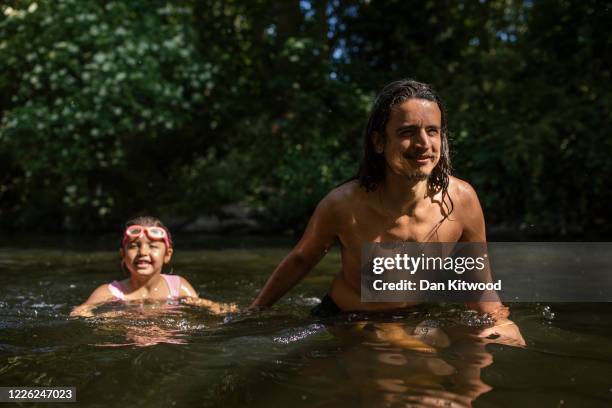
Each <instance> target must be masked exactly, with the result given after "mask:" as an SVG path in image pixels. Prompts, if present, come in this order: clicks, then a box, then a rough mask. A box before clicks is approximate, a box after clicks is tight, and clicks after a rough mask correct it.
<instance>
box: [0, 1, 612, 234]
mask: <svg viewBox="0 0 612 408" xmlns="http://www.w3.org/2000/svg"><path fill="white" fill-rule="evenodd" d="M0 7H1V10H2V14H0V91H1V92H0V114H1V117H2V119H1V124H0V199H1V203H0V217H1V221H0V223H2V224H3V225H4V226H12V227H31V226H33V225H35V226H39V227H41V228H46V229H48V228H94V229H95V228H101V227H102V228H103V227H105V226H108V225H110V224H113V223H116V222H118V221H119V220H120V219H122V218H125V217H127V216H130V215H132V214H133V213H135V212H144V211H147V212H154V213H156V214H159V215H161V216H162V217H163V216H172V217H181V218H182V217H190V216H194V215H198V214H202V213H210V212H214V211H216V210H218V209H219V208H220V207H221V206H222V205H224V204H226V203H235V202H242V203H244V204H246V205H248V206H250V207H251V208H252V209H254V210H256V211H258V212H259V214H260V215H261V216H263V217H266V218H267V219H268V220H270V221H273V223H272V224H273V225H277V226H280V227H285V228H286V227H288V226H294V225H299V223H301V222H303V221H305V219H306V218H307V217H308V215H309V214H310V213H311V211H312V209H313V208H314V206H315V205H316V203H317V202H318V201H319V200H320V199H321V197H322V196H324V195H325V194H326V192H327V191H329V189H331V188H333V187H334V186H335V185H337V184H338V183H340V182H342V181H344V180H346V179H347V178H349V177H350V176H352V175H353V174H354V173H355V171H356V170H357V166H358V160H359V158H360V154H361V149H362V143H363V134H362V133H363V128H364V126H365V122H366V119H367V111H368V109H369V106H370V104H371V98H372V97H373V95H374V93H375V92H376V91H377V90H378V89H380V87H381V86H382V85H383V84H384V83H385V82H387V81H390V80H393V79H397V78H401V77H413V78H415V79H418V80H420V81H424V82H430V83H432V84H434V85H435V86H436V88H437V89H438V91H439V92H440V94H441V95H442V97H443V99H444V100H445V102H446V104H447V107H448V113H449V125H450V131H451V138H452V139H451V149H452V151H453V163H454V166H455V169H456V173H457V175H458V176H459V177H461V178H464V179H467V180H468V181H470V182H471V183H472V184H474V186H475V187H476V189H477V191H478V192H479V196H480V198H481V201H482V203H483V206H484V207H485V211H486V213H487V218H488V220H489V221H490V223H493V224H500V223H509V224H512V225H519V224H525V225H530V224H535V225H537V226H545V227H548V228H550V229H551V230H554V231H556V232H562V233H563V232H567V231H570V230H571V229H572V228H578V229H579V228H582V229H583V230H588V229H590V228H600V229H601V228H603V227H604V226H605V225H606V224H607V222H608V220H609V216H608V215H607V203H608V202H609V201H610V199H611V198H612V197H610V195H611V194H610V190H609V189H608V188H607V179H608V178H609V175H610V174H611V170H612V168H611V166H612V164H611V163H612V162H610V161H609V160H608V155H609V153H610V151H612V149H611V147H612V145H611V143H612V142H611V140H612V139H610V138H608V137H607V135H608V133H610V130H611V129H610V123H609V121H608V120H607V115H606V113H607V112H610V111H611V110H612V109H611V106H610V95H609V89H611V88H612V86H611V84H610V67H611V66H612V64H611V61H610V58H611V57H610V56H611V55H612V52H610V51H611V50H610V47H611V45H612V44H611V43H610V40H609V38H611V37H610V35H609V30H610V29H609V27H610V24H609V22H610V10H609V8H608V9H602V7H601V6H600V5H599V3H598V2H596V1H594V0H588V1H573V0H572V1H570V0H564V1H561V2H557V1H555V2H552V1H548V0H546V1H542V2H514V1H510V2H508V1H506V0H492V1H487V2H472V1H469V2H468V1H458V2H451V1H443V2H434V1H430V0H429V1H422V2H400V1H391V0H372V1H364V0H348V1H336V0H334V1H298V0H290V1H282V2H279V1H272V0H252V1H242V0H237V1H230V2H228V1H221V0H206V1H204V0H182V1H180V2H165V1H161V0H153V1H144V0H135V1H129V2H120V1H108V2H107V1H102V0H84V1H77V0H58V1H53V2H40V3H38V2H33V1H28V0H14V1H13V2H12V3H11V7H8V6H7V5H4V6H0ZM296 223H297V224H296Z"/></svg>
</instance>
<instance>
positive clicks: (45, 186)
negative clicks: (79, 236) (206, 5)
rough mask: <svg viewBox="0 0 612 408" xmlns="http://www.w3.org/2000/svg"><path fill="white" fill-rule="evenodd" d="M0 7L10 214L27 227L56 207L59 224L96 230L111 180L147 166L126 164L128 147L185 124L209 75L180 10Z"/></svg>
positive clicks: (72, 0) (110, 197)
mask: <svg viewBox="0 0 612 408" xmlns="http://www.w3.org/2000/svg"><path fill="white" fill-rule="evenodd" d="M26 6H27V7H26ZM3 11H4V14H5V16H6V17H5V18H4V20H3V21H2V22H1V23H0V38H2V42H0V53H1V54H0V72H2V74H1V75H2V81H0V83H2V84H3V88H4V89H3V91H4V93H6V92H7V91H8V94H9V95H11V98H10V100H9V101H8V102H7V103H6V104H5V105H4V106H3V108H4V109H3V114H2V127H1V128H0V143H1V145H2V150H4V151H9V152H11V154H12V156H13V158H14V160H16V163H15V164H14V166H15V167H17V168H18V169H19V171H18V172H19V173H20V174H21V179H20V183H19V186H18V188H19V190H20V191H19V194H20V200H19V201H20V203H19V204H18V205H17V206H16V208H14V212H16V213H17V214H18V215H19V216H22V217H25V218H24V220H23V222H24V223H26V224H27V223H28V222H31V221H32V219H29V217H33V218H36V213H38V212H39V211H40V206H41V205H42V206H44V207H51V208H52V207H55V208H58V209H60V208H61V209H62V211H61V213H62V214H63V216H64V217H65V219H64V222H65V223H66V224H70V223H79V222H82V221H84V220H88V221H89V222H92V223H93V224H95V223H97V222H100V221H102V220H103V219H104V218H105V217H107V216H108V215H109V214H111V213H112V212H113V211H114V206H115V203H116V197H114V194H113V193H116V192H117V189H116V184H117V180H116V179H115V178H117V177H120V176H122V175H123V173H125V172H131V171H134V170H135V171H138V170H137V169H138V168H139V167H140V165H141V162H143V161H148V160H150V158H148V157H146V156H140V155H138V154H134V155H132V157H130V159H131V160H134V162H128V161H127V158H126V153H127V151H128V150H129V146H130V144H131V143H132V140H134V139H144V140H146V143H158V139H159V137H160V135H163V134H168V133H170V132H173V131H175V130H181V129H182V128H183V127H185V126H186V124H189V122H190V121H191V119H192V117H193V113H194V112H195V111H197V110H198V109H200V106H201V105H202V103H203V100H204V92H205V90H206V89H209V88H211V87H212V86H213V84H212V83H211V82H210V78H211V76H212V74H213V73H214V71H215V70H216V69H217V68H216V67H214V66H213V65H212V64H210V63H204V62H203V60H202V56H201V55H200V54H199V53H198V51H197V49H196V47H195V41H194V32H193V30H191V28H190V25H189V24H188V22H189V18H190V15H191V13H190V10H189V9H188V8H180V7H175V6H172V5H168V4H166V2H150V1H131V2H119V1H117V2H113V1H111V2H100V1H81V0H78V1H77V0H59V1H54V2H44V3H40V4H38V3H35V2H32V3H30V4H29V5H26V4H23V5H22V8H21V9H19V10H15V9H11V8H6V7H5V8H4V10H3ZM162 165H163V164H162ZM145 177H146V176H145ZM90 217H93V219H90Z"/></svg>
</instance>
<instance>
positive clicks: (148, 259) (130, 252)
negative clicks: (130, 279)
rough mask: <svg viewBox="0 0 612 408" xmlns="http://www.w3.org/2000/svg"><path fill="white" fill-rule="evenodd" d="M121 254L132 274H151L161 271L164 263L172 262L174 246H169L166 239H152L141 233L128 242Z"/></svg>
mask: <svg viewBox="0 0 612 408" xmlns="http://www.w3.org/2000/svg"><path fill="white" fill-rule="evenodd" d="M120 254H121V258H122V259H123V262H124V263H125V266H126V267H127V269H128V270H129V271H130V274H137V275H141V276H150V275H153V274H156V273H161V270H162V267H163V266H164V264H167V263H168V262H170V258H172V248H167V247H166V244H165V243H164V241H159V240H151V239H150V238H149V237H148V236H147V235H146V234H141V235H140V236H139V237H138V238H135V239H132V240H130V241H128V242H126V243H125V245H124V246H123V248H121V250H120Z"/></svg>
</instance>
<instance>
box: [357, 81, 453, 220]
mask: <svg viewBox="0 0 612 408" xmlns="http://www.w3.org/2000/svg"><path fill="white" fill-rule="evenodd" d="M409 99H425V100H427V101H431V102H435V103H436V104H437V105H438V108H440V112H441V114H442V117H441V122H442V123H441V127H442V129H440V131H441V137H442V140H441V146H440V160H439V161H438V164H437V165H436V167H434V169H433V170H432V172H431V174H430V175H429V177H428V179H427V186H428V189H429V191H430V192H431V193H434V194H435V193H437V192H440V191H442V202H443V203H444V206H445V207H446V210H447V211H446V212H447V214H450V213H451V212H452V207H453V204H452V200H450V197H449V196H448V183H449V178H450V174H451V161H450V149H449V146H448V125H447V121H446V109H445V108H444V104H443V103H442V100H441V99H440V97H439V96H438V95H437V94H436V93H435V92H434V90H433V88H432V87H431V86H430V85H428V84H424V83H421V82H417V81H415V80H412V79H400V80H398V81H393V82H391V83H389V84H387V85H386V86H385V87H384V88H383V89H382V90H381V91H380V93H379V94H378V96H377V97H376V100H375V101H374V106H373V107H372V112H371V113H370V119H369V120H368V125H367V127H366V131H365V140H364V152H363V158H362V160H361V163H360V165H359V171H358V172H357V176H356V177H355V178H356V179H357V180H359V185H360V186H361V187H363V188H365V189H366V191H374V190H376V188H377V187H378V185H379V184H380V183H381V182H382V181H383V180H384V179H385V168H386V162H385V156H384V154H381V153H377V152H376V150H375V148H374V142H373V140H372V139H373V135H374V132H378V133H379V134H380V135H382V136H383V137H385V138H386V137H387V135H386V134H385V127H386V126H387V123H388V122H389V117H390V116H391V109H393V107H395V106H398V105H401V104H402V103H404V102H406V101H408V100H409ZM447 197H448V198H449V203H447V202H446V200H445V198H447Z"/></svg>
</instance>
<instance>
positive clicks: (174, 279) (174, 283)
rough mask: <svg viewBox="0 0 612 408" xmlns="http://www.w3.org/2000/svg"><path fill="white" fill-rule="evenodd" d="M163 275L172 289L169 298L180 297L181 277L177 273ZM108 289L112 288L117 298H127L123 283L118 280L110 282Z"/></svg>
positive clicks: (111, 290)
mask: <svg viewBox="0 0 612 408" xmlns="http://www.w3.org/2000/svg"><path fill="white" fill-rule="evenodd" d="M161 277H162V278H164V280H165V281H166V284H167V285H168V288H169V289H170V293H169V294H168V299H178V297H179V291H180V289H181V277H180V276H177V275H164V274H163V273H162V274H161ZM108 290H110V292H111V293H112V294H113V296H114V297H115V298H117V299H119V300H125V293H123V290H122V289H121V284H120V283H119V282H118V281H113V282H112V283H109V284H108Z"/></svg>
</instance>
